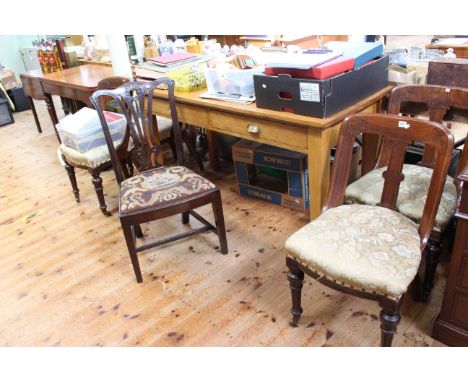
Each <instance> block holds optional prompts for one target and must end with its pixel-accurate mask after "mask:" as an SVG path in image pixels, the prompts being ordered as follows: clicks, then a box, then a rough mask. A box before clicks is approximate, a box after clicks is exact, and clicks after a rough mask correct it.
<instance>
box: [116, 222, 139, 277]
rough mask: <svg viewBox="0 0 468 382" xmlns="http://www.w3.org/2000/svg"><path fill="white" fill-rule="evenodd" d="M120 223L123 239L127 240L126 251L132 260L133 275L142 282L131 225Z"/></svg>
mask: <svg viewBox="0 0 468 382" xmlns="http://www.w3.org/2000/svg"><path fill="white" fill-rule="evenodd" d="M120 223H121V224H122V231H123V233H124V236H125V241H126V242H127V248H128V253H129V255H130V260H131V261H132V265H133V271H134V272H135V277H136V280H137V282H138V283H141V282H143V277H142V276H141V270H140V263H139V262H138V255H137V252H136V247H135V239H134V237H133V232H132V227H131V225H128V224H126V223H124V222H123V221H120Z"/></svg>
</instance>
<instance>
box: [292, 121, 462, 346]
mask: <svg viewBox="0 0 468 382" xmlns="http://www.w3.org/2000/svg"><path fill="white" fill-rule="evenodd" d="M361 133H368V134H370V133H372V134H377V135H379V136H380V137H381V138H382V139H383V141H384V144H387V149H388V150H389V154H390V155H388V157H387V158H388V162H387V163H386V164H387V170H386V172H385V173H384V179H385V181H384V186H383V189H382V192H381V196H380V200H379V206H368V205H360V204H355V205H344V204H343V203H344V196H345V189H346V184H347V181H348V178H349V173H350V167H351V160H352V152H353V146H354V140H355V139H356V136H357V135H358V134H361ZM415 140H416V141H419V142H424V143H427V144H430V145H432V146H433V147H434V150H435V153H436V158H435V163H434V170H433V171H432V177H431V180H430V186H429V187H428V190H427V195H426V198H425V203H424V208H423V214H422V216H421V221H420V224H419V226H418V225H417V224H416V223H414V222H413V221H412V220H411V219H409V218H408V217H406V216H404V215H403V214H401V213H399V212H397V211H395V210H396V204H397V199H398V191H399V188H400V186H401V181H402V178H403V177H402V172H403V160H404V156H405V151H406V149H407V147H408V145H409V144H411V143H412V142H413V141H415ZM337 147H338V148H337V152H336V156H335V165H334V168H333V175H332V180H331V185H330V190H329V193H328V199H327V203H326V205H325V207H324V210H323V213H322V215H320V216H319V217H318V218H317V219H315V220H314V221H312V222H310V223H309V224H307V225H306V226H304V227H302V228H301V229H300V230H298V231H297V232H296V233H294V234H293V235H291V236H290V237H289V238H288V239H287V241H286V243H285V248H286V251H287V257H286V264H287V266H288V268H289V273H288V279H289V284H290V288H291V295H292V309H291V313H292V320H291V325H292V326H296V325H297V323H298V321H299V318H300V316H301V314H302V307H301V290H302V284H303V280H304V273H307V274H308V275H310V276H311V277H313V278H315V279H316V280H317V281H319V282H320V283H322V284H324V285H326V286H329V287H331V288H333V289H336V290H339V291H342V292H345V293H349V294H352V295H356V296H359V297H362V298H366V299H370V300H376V301H378V302H379V305H380V306H381V308H382V311H381V313H380V321H381V326H380V327H381V335H382V337H381V345H382V346H390V345H391V343H392V340H393V336H394V333H395V332H396V327H397V325H398V323H399V321H400V314H399V309H400V306H401V303H402V301H403V298H404V295H405V292H406V291H407V290H408V288H409V286H410V284H411V283H412V282H413V280H414V279H415V278H417V277H418V272H419V268H420V262H421V254H422V251H423V250H424V248H425V246H426V244H427V240H428V238H429V235H430V233H431V230H432V226H433V224H434V221H435V218H436V214H437V210H438V205H439V202H440V199H441V196H442V191H443V187H444V183H445V177H446V176H447V171H448V167H449V163H450V155H451V151H452V148H453V136H452V135H451V134H450V132H449V131H448V130H447V129H446V128H445V127H444V126H442V125H441V124H437V123H434V122H425V121H421V120H417V119H414V118H408V117H398V116H390V115H384V114H356V115H353V116H350V117H348V118H346V119H345V121H344V122H343V125H342V127H341V131H340V136H339V139H338V145H337Z"/></svg>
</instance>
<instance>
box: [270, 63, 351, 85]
mask: <svg viewBox="0 0 468 382" xmlns="http://www.w3.org/2000/svg"><path fill="white" fill-rule="evenodd" d="M353 68H354V58H348V57H337V58H335V59H333V60H330V61H328V62H325V63H323V64H321V65H318V66H315V67H313V68H310V69H292V68H266V69H265V74H268V75H270V76H277V75H278V74H289V75H290V76H291V77H292V78H313V79H316V80H324V79H327V78H330V77H333V76H336V75H338V74H341V73H344V72H346V71H348V70H352V69H353Z"/></svg>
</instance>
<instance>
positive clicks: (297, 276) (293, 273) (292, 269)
mask: <svg viewBox="0 0 468 382" xmlns="http://www.w3.org/2000/svg"><path fill="white" fill-rule="evenodd" d="M286 265H287V266H288V268H289V272H288V281H289V288H290V289H291V297H292V308H291V314H292V318H291V321H290V322H289V325H291V326H297V323H298V321H299V319H300V318H301V314H302V307H301V295H302V284H303V282H304V272H302V271H301V270H300V269H299V268H297V267H296V266H295V265H294V264H293V260H290V259H289V258H287V259H286Z"/></svg>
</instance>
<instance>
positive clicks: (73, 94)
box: [42, 82, 93, 106]
mask: <svg viewBox="0 0 468 382" xmlns="http://www.w3.org/2000/svg"><path fill="white" fill-rule="evenodd" d="M42 87H43V89H44V93H48V94H52V95H58V96H61V97H65V98H68V99H74V100H78V101H81V102H83V103H85V104H86V105H88V106H91V102H90V100H89V97H90V96H91V94H93V91H90V90H80V89H74V88H70V87H67V86H66V84H65V86H58V85H54V84H48V83H46V82H43V83H42Z"/></svg>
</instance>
